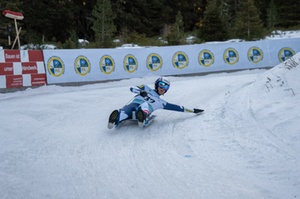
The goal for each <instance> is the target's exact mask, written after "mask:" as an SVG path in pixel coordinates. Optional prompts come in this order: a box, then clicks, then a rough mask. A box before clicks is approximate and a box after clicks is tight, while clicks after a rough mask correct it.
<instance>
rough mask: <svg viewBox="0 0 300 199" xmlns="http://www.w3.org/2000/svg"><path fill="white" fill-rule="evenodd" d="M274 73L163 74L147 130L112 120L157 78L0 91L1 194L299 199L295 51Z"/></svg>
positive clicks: (299, 87) (299, 100)
mask: <svg viewBox="0 0 300 199" xmlns="http://www.w3.org/2000/svg"><path fill="white" fill-rule="evenodd" d="M286 63H287V64H280V65H278V66H277V67H274V68H273V69H271V70H259V69H256V70H246V71H240V72H235V73H219V74H210V75H206V76H191V77H169V79H170V81H171V88H170V90H169V91H168V93H167V94H166V95H165V96H163V97H162V98H163V99H165V100H167V101H168V102H170V103H175V104H179V105H183V106H186V107H189V108H200V109H205V112H204V114H201V115H195V114H193V113H181V112H171V111H165V110H158V111H156V112H155V114H156V115H157V117H156V119H155V121H154V122H153V123H152V124H151V125H150V126H148V127H146V128H140V127H138V125H137V124H134V123H127V124H124V125H123V126H120V127H119V128H117V129H113V130H109V129H107V120H108V116H109V114H110V113H111V111H113V110H114V109H116V108H121V107H122V106H123V105H125V104H126V103H127V102H128V101H129V100H130V99H131V98H132V97H133V96H134V94H133V93H131V92H130V91H129V87H130V86H133V85H140V84H147V85H149V86H153V82H154V80H155V79H156V77H145V78H134V79H127V80H121V81H113V82H107V83H99V84H92V85H85V86H80V87H61V86H54V85H50V86H42V87H39V88H35V89H26V90H25V91H18V92H15V93H5V94H0V109H1V114H0V124H1V125H0V137H1V139H0V193H1V198H3V199H5V198H36V199H41V198H55V199H57V198H90V199H92V198H143V199H147V198H149V199H150V198H151V199H152V198H175V199H176V198H178V199H181V198H190V199H192V198H253V199H258V198H279V199H281V198H298V197H300V156H299V154H300V145H299V141H300V125H299V121H300V82H299V75H300V65H299V63H300V53H298V54H297V55H295V56H294V57H293V60H288V61H287V62H286Z"/></svg>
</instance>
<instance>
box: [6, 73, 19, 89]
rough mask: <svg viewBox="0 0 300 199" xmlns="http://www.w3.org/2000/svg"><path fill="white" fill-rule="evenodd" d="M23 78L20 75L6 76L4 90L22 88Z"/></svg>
mask: <svg viewBox="0 0 300 199" xmlns="http://www.w3.org/2000/svg"><path fill="white" fill-rule="evenodd" d="M22 86H23V76H22V75H7V76H6V88H11V87H22Z"/></svg>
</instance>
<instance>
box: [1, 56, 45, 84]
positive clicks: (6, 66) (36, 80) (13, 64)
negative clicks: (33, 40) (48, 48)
mask: <svg viewBox="0 0 300 199" xmlns="http://www.w3.org/2000/svg"><path fill="white" fill-rule="evenodd" d="M45 84H46V74H45V65H44V59H43V54H42V51H40V50H0V88H12V87H25V86H39V85H45Z"/></svg>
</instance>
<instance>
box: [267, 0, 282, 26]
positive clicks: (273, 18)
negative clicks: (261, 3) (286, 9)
mask: <svg viewBox="0 0 300 199" xmlns="http://www.w3.org/2000/svg"><path fill="white" fill-rule="evenodd" d="M267 15H268V21H267V22H268V28H269V29H274V27H275V25H277V24H278V23H280V22H281V19H280V16H279V14H278V12H277V10H276V7H275V4H274V0H271V2H270V4H269V8H268V9H267Z"/></svg>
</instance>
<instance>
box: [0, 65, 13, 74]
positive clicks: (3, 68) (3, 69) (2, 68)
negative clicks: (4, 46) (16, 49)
mask: <svg viewBox="0 0 300 199" xmlns="http://www.w3.org/2000/svg"><path fill="white" fill-rule="evenodd" d="M13 74H14V67H13V63H0V75H13Z"/></svg>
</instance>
